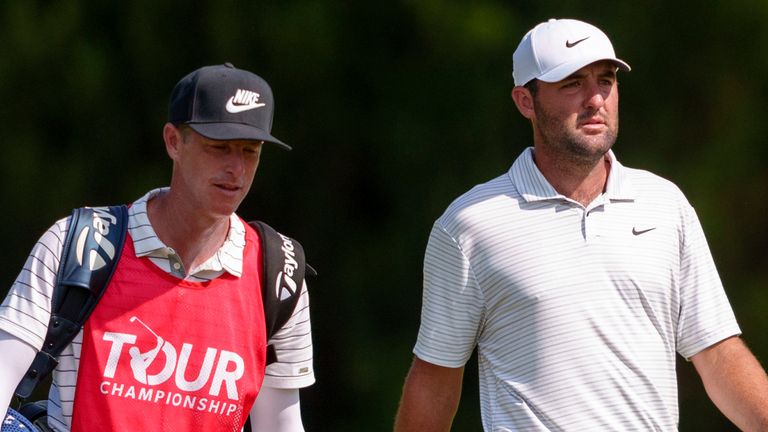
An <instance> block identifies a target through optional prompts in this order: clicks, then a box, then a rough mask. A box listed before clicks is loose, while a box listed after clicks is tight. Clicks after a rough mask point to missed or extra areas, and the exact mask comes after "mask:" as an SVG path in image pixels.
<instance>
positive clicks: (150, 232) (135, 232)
mask: <svg viewBox="0 0 768 432" xmlns="http://www.w3.org/2000/svg"><path fill="white" fill-rule="evenodd" d="M168 190H170V188H168V187H164V188H158V189H153V190H151V191H149V192H147V193H146V194H145V195H144V196H142V197H141V198H139V199H138V200H136V201H134V203H133V204H132V205H131V207H130V208H129V209H128V231H129V232H130V233H131V237H132V238H133V246H134V249H135V250H136V256H137V257H145V256H164V257H167V256H168V255H169V254H173V253H175V252H174V251H173V249H171V248H170V247H168V246H167V245H166V244H165V243H163V242H162V241H161V240H160V238H159V237H158V236H157V233H155V230H154V228H152V224H151V223H150V221H149V217H148V216H147V202H149V200H151V199H152V198H154V197H156V196H157V195H159V194H161V193H164V192H167V191H168ZM244 250H245V224H243V221H242V219H240V217H238V216H237V215H236V214H235V213H232V214H231V215H230V216H229V231H228V232H227V238H226V240H225V241H224V244H222V245H221V247H220V248H219V250H218V251H216V253H215V254H213V256H211V257H210V258H209V259H208V260H206V261H205V262H203V263H202V264H201V265H200V266H198V267H197V268H194V269H191V271H190V272H189V273H190V274H196V273H200V272H203V271H214V272H215V271H226V272H228V273H230V274H232V275H233V276H236V277H240V275H242V273H243V251H244Z"/></svg>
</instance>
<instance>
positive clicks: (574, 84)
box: [561, 80, 581, 89]
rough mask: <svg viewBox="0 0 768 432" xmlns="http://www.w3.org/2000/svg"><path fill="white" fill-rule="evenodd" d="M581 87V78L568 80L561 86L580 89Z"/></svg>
mask: <svg viewBox="0 0 768 432" xmlns="http://www.w3.org/2000/svg"><path fill="white" fill-rule="evenodd" d="M579 87H581V81H579V80H573V81H566V82H565V83H563V85H562V86H561V88H563V89H578V88H579Z"/></svg>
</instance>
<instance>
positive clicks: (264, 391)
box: [251, 386, 304, 432]
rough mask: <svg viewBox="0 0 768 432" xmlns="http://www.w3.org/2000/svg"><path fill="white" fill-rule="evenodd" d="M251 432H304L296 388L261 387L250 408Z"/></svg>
mask: <svg viewBox="0 0 768 432" xmlns="http://www.w3.org/2000/svg"><path fill="white" fill-rule="evenodd" d="M251 429H252V430H253V432H304V425H303V423H302V422H301V407H300V405H299V390H298V389H278V388H273V387H266V386H265V387H262V388H261V391H260V392H259V395H258V397H257V398H256V402H254V404H253V408H251Z"/></svg>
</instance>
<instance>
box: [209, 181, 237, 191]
mask: <svg viewBox="0 0 768 432" xmlns="http://www.w3.org/2000/svg"><path fill="white" fill-rule="evenodd" d="M213 186H214V187H216V188H218V189H220V190H222V191H224V192H237V191H239V190H240V189H242V187H241V186H238V185H236V184H232V183H214V185H213Z"/></svg>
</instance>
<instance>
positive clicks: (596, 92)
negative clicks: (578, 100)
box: [584, 80, 607, 110]
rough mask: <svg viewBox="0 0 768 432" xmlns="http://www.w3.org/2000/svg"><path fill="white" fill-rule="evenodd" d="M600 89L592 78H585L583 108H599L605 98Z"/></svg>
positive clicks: (603, 103)
mask: <svg viewBox="0 0 768 432" xmlns="http://www.w3.org/2000/svg"><path fill="white" fill-rule="evenodd" d="M606 97H607V95H604V94H603V92H602V89H601V88H600V86H599V85H598V83H597V82H595V81H593V80H587V83H586V84H585V86H584V108H587V109H592V110H599V109H600V108H602V106H603V105H605V98H606Z"/></svg>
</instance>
